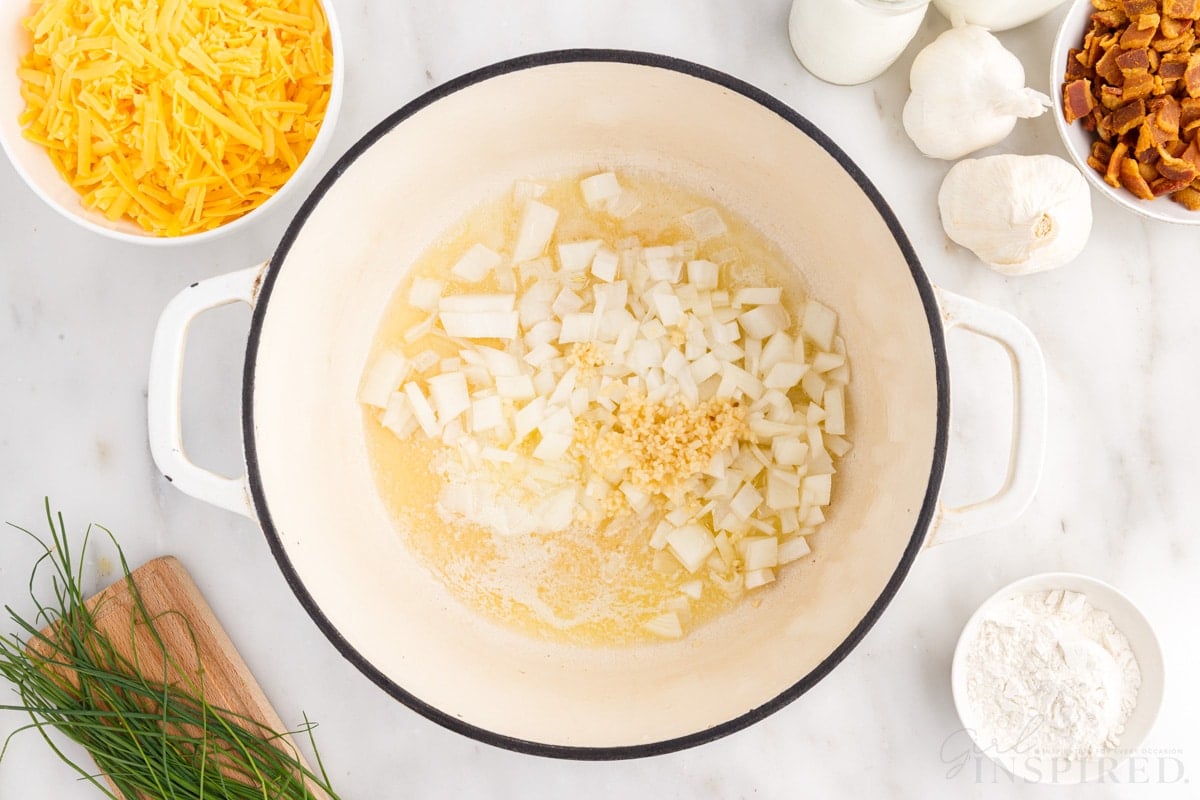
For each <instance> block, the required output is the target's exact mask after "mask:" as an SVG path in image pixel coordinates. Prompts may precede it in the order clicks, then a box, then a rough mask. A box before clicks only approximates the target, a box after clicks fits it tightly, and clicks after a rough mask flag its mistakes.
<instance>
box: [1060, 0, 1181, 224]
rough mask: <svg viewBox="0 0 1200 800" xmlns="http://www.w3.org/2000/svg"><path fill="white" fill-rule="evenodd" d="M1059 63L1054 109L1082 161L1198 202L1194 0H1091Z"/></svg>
mask: <svg viewBox="0 0 1200 800" xmlns="http://www.w3.org/2000/svg"><path fill="white" fill-rule="evenodd" d="M1092 6H1093V8H1094V9H1095V10H1094V13H1093V14H1092V16H1091V24H1090V26H1089V27H1088V30H1087V31H1086V32H1085V33H1084V37H1083V41H1082V42H1081V46H1080V47H1079V48H1073V49H1071V50H1070V52H1069V54H1068V56H1067V63H1066V65H1065V69H1064V75H1063V84H1062V98H1063V117H1064V118H1065V119H1066V120H1067V122H1068V123H1078V124H1079V125H1081V126H1082V127H1083V128H1084V129H1085V130H1087V131H1089V132H1091V133H1093V134H1094V135H1095V136H1096V141H1094V142H1093V143H1092V146H1091V149H1090V151H1089V153H1088V158H1087V163H1088V166H1089V167H1091V168H1092V169H1094V170H1096V172H1098V173H1100V174H1101V175H1102V176H1103V177H1104V180H1105V182H1106V183H1108V184H1109V185H1111V186H1113V187H1118V188H1119V187H1124V188H1125V189H1126V190H1128V191H1130V192H1132V193H1133V194H1134V195H1135V196H1137V197H1139V198H1142V199H1144V200H1152V199H1154V198H1155V197H1159V196H1166V195H1169V196H1170V197H1171V199H1172V200H1174V201H1175V202H1177V203H1179V204H1181V205H1183V206H1184V207H1185V208H1188V209H1191V210H1194V211H1195V210H1200V42H1198V41H1197V29H1198V28H1200V25H1198V24H1197V23H1198V22H1200V0H1092Z"/></svg>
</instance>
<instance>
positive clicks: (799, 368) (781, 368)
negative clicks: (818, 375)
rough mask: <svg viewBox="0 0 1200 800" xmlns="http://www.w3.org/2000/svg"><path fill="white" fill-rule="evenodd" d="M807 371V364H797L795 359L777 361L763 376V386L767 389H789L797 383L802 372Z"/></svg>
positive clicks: (802, 375)
mask: <svg viewBox="0 0 1200 800" xmlns="http://www.w3.org/2000/svg"><path fill="white" fill-rule="evenodd" d="M806 372H808V365H807V364H798V363H796V362H795V361H779V362H776V364H775V366H773V367H771V371H770V372H768V373H767V375H766V377H765V378H763V386H766V387H767V388H768V389H781V390H783V391H785V392H786V391H790V390H792V389H794V388H795V387H796V386H797V385H798V384H799V383H800V379H801V378H803V377H804V374H805V373H806Z"/></svg>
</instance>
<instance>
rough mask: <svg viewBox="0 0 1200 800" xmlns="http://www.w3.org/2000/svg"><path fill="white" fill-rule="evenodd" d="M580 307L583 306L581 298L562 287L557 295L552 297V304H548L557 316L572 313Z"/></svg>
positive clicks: (560, 316)
mask: <svg viewBox="0 0 1200 800" xmlns="http://www.w3.org/2000/svg"><path fill="white" fill-rule="evenodd" d="M581 308H583V298H582V297H580V296H579V295H577V294H575V293H574V292H573V291H571V290H570V289H563V290H562V291H561V292H559V293H558V297H556V298H554V304H553V305H551V306H550V310H551V311H553V312H554V315H555V316H557V317H559V318H562V317H563V316H565V315H566V314H573V313H575V312H576V311H578V310H579V309H581Z"/></svg>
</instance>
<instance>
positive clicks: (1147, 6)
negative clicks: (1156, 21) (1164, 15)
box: [1096, 0, 1158, 18]
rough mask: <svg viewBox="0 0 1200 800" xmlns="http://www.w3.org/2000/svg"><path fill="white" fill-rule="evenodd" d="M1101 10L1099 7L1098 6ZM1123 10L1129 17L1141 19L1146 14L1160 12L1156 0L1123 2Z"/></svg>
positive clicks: (1125, 0) (1126, 0) (1128, 0)
mask: <svg viewBox="0 0 1200 800" xmlns="http://www.w3.org/2000/svg"><path fill="white" fill-rule="evenodd" d="M1096 7H1097V8H1099V6H1096ZM1121 10H1122V11H1124V12H1125V15H1126V16H1128V17H1131V18H1132V17H1140V16H1144V15H1145V14H1155V13H1157V12H1158V3H1156V2H1154V0H1123V2H1122V3H1121Z"/></svg>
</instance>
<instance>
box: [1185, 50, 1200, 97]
mask: <svg viewBox="0 0 1200 800" xmlns="http://www.w3.org/2000/svg"><path fill="white" fill-rule="evenodd" d="M1183 85H1184V86H1185V87H1186V88H1187V93H1188V96H1189V97H1200V53H1192V56H1191V58H1189V59H1188V65H1187V69H1186V70H1185V71H1184V73H1183Z"/></svg>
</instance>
